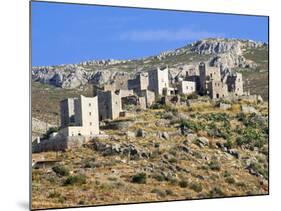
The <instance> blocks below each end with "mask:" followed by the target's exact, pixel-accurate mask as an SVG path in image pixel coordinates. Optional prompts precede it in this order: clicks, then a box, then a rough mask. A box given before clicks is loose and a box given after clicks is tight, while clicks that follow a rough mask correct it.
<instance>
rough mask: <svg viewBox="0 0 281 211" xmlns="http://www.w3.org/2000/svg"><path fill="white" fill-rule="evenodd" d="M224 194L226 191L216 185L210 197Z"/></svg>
mask: <svg viewBox="0 0 281 211" xmlns="http://www.w3.org/2000/svg"><path fill="white" fill-rule="evenodd" d="M224 195H225V194H224V192H223V191H222V190H221V189H220V188H219V187H214V188H213V189H212V190H211V191H210V193H209V196H210V197H222V196H224Z"/></svg>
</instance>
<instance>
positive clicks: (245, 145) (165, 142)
mask: <svg viewBox="0 0 281 211" xmlns="http://www.w3.org/2000/svg"><path fill="white" fill-rule="evenodd" d="M202 100H204V99H202ZM243 104H244V105H245V104H248V105H249V106H253V107H255V109H256V110H257V113H256V114H255V113H253V114H246V113H242V112H241V110H240V106H241V105H243ZM115 122H116V124H117V123H120V122H128V124H120V125H119V126H118V128H116V129H110V128H107V127H106V124H105V125H104V126H102V127H101V129H102V130H103V131H104V133H105V134H107V135H108V138H106V137H105V138H98V139H95V140H93V141H92V142H90V143H88V144H87V145H85V146H84V147H81V148H79V149H73V150H68V151H66V152H59V153H57V152H46V153H39V154H38V153H36V154H34V158H35V157H36V156H38V155H40V156H42V157H44V158H45V159H46V160H53V159H56V160H58V163H57V164H55V166H53V168H50V169H48V168H47V169H42V168H38V169H36V168H35V169H33V173H32V181H33V182H32V199H33V203H32V205H33V208H42V207H44V208H50V207H70V206H85V205H99V204H115V203H132V202H143V201H167V200H184V199H194V198H196V199H197V198H212V197H226V196H246V195H262V194H267V193H268V181H267V180H268V113H267V104H266V103H260V104H256V103H251V102H246V101H245V102H239V103H238V102H236V103H233V104H232V106H231V108H230V109H229V110H221V109H220V108H219V107H217V105H216V104H215V103H213V102H211V101H206V99H205V100H204V102H203V101H202V102H197V103H196V104H193V105H192V106H189V107H186V106H164V107H160V108H157V109H156V107H155V109H147V110H145V111H139V110H135V111H133V115H132V117H129V118H128V117H127V118H120V119H118V120H116V121H115ZM185 127H186V129H184V128H185ZM181 128H183V129H181Z"/></svg>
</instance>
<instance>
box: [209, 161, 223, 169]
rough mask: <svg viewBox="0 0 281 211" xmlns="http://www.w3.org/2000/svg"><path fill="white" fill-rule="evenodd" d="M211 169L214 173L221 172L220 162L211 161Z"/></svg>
mask: <svg viewBox="0 0 281 211" xmlns="http://www.w3.org/2000/svg"><path fill="white" fill-rule="evenodd" d="M209 167H210V169H211V170H213V171H220V170H221V165H220V164H219V162H218V161H211V162H210V163H209Z"/></svg>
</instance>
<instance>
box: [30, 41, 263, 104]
mask: <svg viewBox="0 0 281 211" xmlns="http://www.w3.org/2000/svg"><path fill="white" fill-rule="evenodd" d="M200 61H205V62H208V63H209V64H210V65H212V66H221V67H222V69H225V68H229V69H234V70H236V71H239V72H243V73H244V81H245V89H246V90H250V92H251V93H253V94H260V95H261V96H262V97H263V98H264V100H266V101H267V100H268V84H267V80H268V45H267V44H266V43H259V42H255V41H250V40H237V39H205V40H199V41H197V42H194V43H191V44H188V45H186V46H184V47H181V48H178V49H175V50H171V51H166V52H162V53H160V54H159V55H156V56H150V57H146V58H140V59H135V60H110V59H109V60H100V61H84V62H81V63H79V64H66V65H57V66H44V67H33V68H32V79H33V81H38V82H40V83H43V84H49V85H53V86H56V87H60V88H64V89H79V88H81V87H84V86H87V85H88V84H95V85H102V84H104V83H107V82H109V81H111V80H114V79H116V78H124V80H125V79H128V78H133V77H134V75H135V74H136V72H138V71H148V70H150V69H153V68H155V67H157V66H166V65H168V66H169V69H170V70H169V71H170V79H171V80H172V79H173V78H175V77H176V76H181V73H182V72H183V70H186V69H188V68H190V67H197V66H198V63H199V62H200Z"/></svg>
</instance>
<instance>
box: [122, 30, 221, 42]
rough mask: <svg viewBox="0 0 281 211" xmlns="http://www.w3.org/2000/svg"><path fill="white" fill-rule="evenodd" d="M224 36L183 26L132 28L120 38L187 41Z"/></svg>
mask: <svg viewBox="0 0 281 211" xmlns="http://www.w3.org/2000/svg"><path fill="white" fill-rule="evenodd" d="M223 36H224V34H222V33H213V32H207V31H196V30H192V29H189V28H182V29H177V30H172V29H168V30H167V29H157V30H132V31H126V32H123V33H121V34H120V36H119V38H120V39H122V40H130V41H185V40H197V39H203V38H211V37H223Z"/></svg>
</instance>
